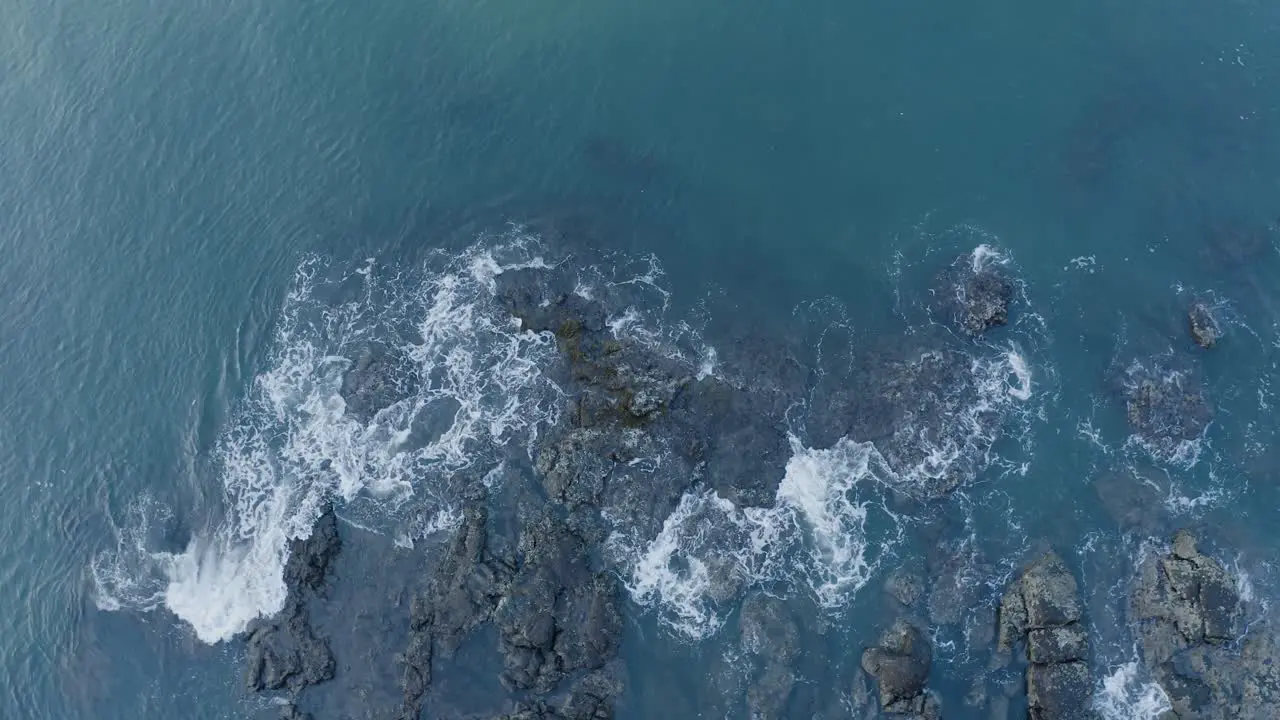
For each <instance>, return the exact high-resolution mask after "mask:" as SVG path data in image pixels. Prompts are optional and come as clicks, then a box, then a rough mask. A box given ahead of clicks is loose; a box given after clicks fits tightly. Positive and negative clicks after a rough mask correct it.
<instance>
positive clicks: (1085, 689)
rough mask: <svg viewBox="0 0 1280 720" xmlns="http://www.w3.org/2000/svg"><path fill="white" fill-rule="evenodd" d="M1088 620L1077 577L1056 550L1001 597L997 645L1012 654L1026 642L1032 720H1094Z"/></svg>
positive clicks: (1028, 690)
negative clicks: (1086, 624) (1086, 621)
mask: <svg viewBox="0 0 1280 720" xmlns="http://www.w3.org/2000/svg"><path fill="white" fill-rule="evenodd" d="M1083 617H1084V610H1083V607H1082V606H1081V603H1080V596H1079V585H1078V584H1077V583H1076V579H1075V576H1074V575H1072V574H1071V571H1070V570H1069V569H1068V568H1067V566H1066V564H1065V563H1064V562H1063V561H1062V558H1061V557H1059V556H1058V554H1057V553H1054V552H1052V551H1050V552H1047V553H1045V554H1044V555H1042V556H1040V558H1039V559H1037V560H1036V561H1035V562H1034V563H1032V564H1031V565H1030V566H1029V567H1027V569H1026V570H1024V571H1023V573H1022V576H1021V577H1019V578H1018V580H1017V581H1015V582H1014V583H1013V584H1012V585H1010V587H1009V589H1008V590H1007V591H1006V592H1005V594H1004V597H1003V598H1001V599H1000V613H999V620H998V624H999V635H998V641H997V644H998V647H999V649H1000V651H1001V652H1002V653H1007V652H1008V651H1009V650H1010V649H1011V648H1012V647H1013V646H1014V645H1015V644H1016V643H1018V642H1021V641H1025V642H1026V647H1027V661H1028V662H1029V663H1030V664H1029V665H1028V667H1027V673H1026V689H1027V699H1028V705H1029V709H1028V717H1029V718H1032V720H1086V719H1092V718H1094V717H1095V715H1094V714H1093V711H1092V710H1091V706H1092V698H1093V681H1092V679H1091V677H1090V674H1089V666H1088V664H1087V662H1086V661H1087V659H1088V653H1089V641H1088V633H1087V632H1086V630H1085V628H1084V626H1083V623H1082V620H1083ZM1006 659H1007V657H1006Z"/></svg>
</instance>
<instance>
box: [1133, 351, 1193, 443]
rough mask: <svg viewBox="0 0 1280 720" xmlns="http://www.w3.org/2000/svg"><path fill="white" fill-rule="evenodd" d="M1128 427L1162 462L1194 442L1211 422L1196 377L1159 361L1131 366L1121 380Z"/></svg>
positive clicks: (1143, 362)
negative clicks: (1182, 444) (1182, 445)
mask: <svg viewBox="0 0 1280 720" xmlns="http://www.w3.org/2000/svg"><path fill="white" fill-rule="evenodd" d="M1121 386H1122V392H1123V395H1124V400H1125V411H1126V416H1127V418H1128V420H1129V427H1130V429H1131V430H1133V432H1134V433H1136V434H1137V435H1138V436H1139V437H1141V438H1142V439H1143V441H1144V442H1146V443H1147V444H1148V445H1149V446H1150V447H1151V448H1152V450H1153V452H1154V453H1155V454H1156V455H1157V456H1158V457H1160V458H1162V459H1171V458H1173V457H1175V456H1176V455H1177V454H1178V452H1179V451H1180V445H1181V443H1183V442H1186V441H1191V440H1195V439H1197V438H1199V437H1200V435H1201V434H1203V433H1204V430H1205V428H1206V427H1208V426H1209V422H1210V421H1211V420H1212V419H1213V409H1212V407H1211V406H1210V405H1209V401H1208V398H1207V397H1206V396H1205V392H1204V388H1203V387H1202V385H1201V383H1200V381H1199V378H1198V377H1197V376H1196V375H1195V374H1194V373H1192V372H1191V371H1190V370H1189V369H1175V368H1173V367H1171V366H1170V365H1169V364H1168V363H1167V362H1165V361H1164V360H1162V359H1160V358H1151V359H1148V360H1145V361H1135V362H1133V363H1131V364H1130V365H1129V366H1128V367H1127V368H1125V371H1124V373H1123V377H1122V379H1121Z"/></svg>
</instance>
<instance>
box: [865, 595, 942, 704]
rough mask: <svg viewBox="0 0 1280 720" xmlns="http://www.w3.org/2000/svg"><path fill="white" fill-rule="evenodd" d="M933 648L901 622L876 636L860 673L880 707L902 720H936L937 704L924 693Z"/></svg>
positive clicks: (901, 620)
mask: <svg viewBox="0 0 1280 720" xmlns="http://www.w3.org/2000/svg"><path fill="white" fill-rule="evenodd" d="M932 662H933V648H932V647H930V645H929V638H928V637H926V636H925V634H924V632H923V631H921V630H920V628H918V627H916V626H915V625H913V624H912V623H910V622H908V621H907V620H904V619H899V620H897V621H896V622H894V624H893V626H892V627H890V628H889V629H888V630H886V631H885V633H884V634H883V635H881V636H880V640H879V642H878V644H877V645H876V647H872V648H868V649H866V650H865V651H863V653H862V669H863V671H865V672H866V673H867V674H868V675H870V676H871V677H872V678H873V679H874V680H875V683H876V687H877V689H878V690H879V693H880V707H881V709H882V710H883V711H884V712H886V713H895V714H896V715H895V717H896V716H904V717H905V718H920V719H921V720H937V718H939V717H940V716H941V703H940V702H939V701H938V698H937V696H936V695H934V694H933V693H932V692H931V691H929V690H928V689H926V687H925V683H926V682H927V681H928V679H929V666H930V665H931V664H932Z"/></svg>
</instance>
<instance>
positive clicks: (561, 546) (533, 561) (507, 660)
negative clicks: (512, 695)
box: [494, 517, 622, 692]
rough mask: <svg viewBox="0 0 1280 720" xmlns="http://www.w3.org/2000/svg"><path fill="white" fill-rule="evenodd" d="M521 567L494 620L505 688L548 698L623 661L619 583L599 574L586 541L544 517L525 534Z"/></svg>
mask: <svg viewBox="0 0 1280 720" xmlns="http://www.w3.org/2000/svg"><path fill="white" fill-rule="evenodd" d="M520 555H521V556H522V559H523V561H522V563H521V565H520V567H519V569H518V570H517V571H516V573H515V575H514V576H513V577H512V579H511V584H510V587H509V588H508V590H507V593H506V595H505V596H504V598H503V601H502V603H501V604H500V605H499V607H498V608H497V610H496V611H495V613H494V622H495V624H496V625H497V626H498V632H499V637H500V643H501V651H502V653H503V664H504V672H503V682H504V683H505V684H506V685H508V686H509V687H511V688H513V689H519V690H530V689H532V690H537V691H539V692H547V691H549V690H551V689H552V688H554V687H555V686H556V685H557V684H558V683H559V682H560V681H561V680H563V679H564V678H565V677H567V676H568V675H570V674H573V673H575V672H579V671H589V670H596V669H599V668H601V667H603V666H604V665H605V663H607V662H608V661H609V660H611V659H612V658H613V657H614V655H615V654H616V653H617V649H618V641H619V636H620V633H621V630H622V618H621V614H620V612H619V610H618V602H619V588H618V584H617V579H616V578H615V577H614V576H613V575H612V574H610V573H607V572H593V571H592V570H591V568H590V559H589V557H588V555H587V551H586V546H585V544H584V542H583V540H582V538H580V537H578V536H576V535H575V534H573V533H572V532H571V531H570V529H569V528H568V526H567V525H566V524H564V523H563V521H560V520H556V519H554V518H552V517H545V518H543V519H542V520H541V521H539V522H538V523H536V524H534V525H531V526H527V527H526V528H525V529H524V531H523V532H522V534H521V539H520Z"/></svg>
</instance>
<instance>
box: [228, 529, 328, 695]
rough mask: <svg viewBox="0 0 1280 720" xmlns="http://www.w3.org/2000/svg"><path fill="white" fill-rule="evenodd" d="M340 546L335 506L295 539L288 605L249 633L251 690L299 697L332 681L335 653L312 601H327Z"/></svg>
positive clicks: (287, 583)
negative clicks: (315, 622) (318, 626)
mask: <svg viewBox="0 0 1280 720" xmlns="http://www.w3.org/2000/svg"><path fill="white" fill-rule="evenodd" d="M341 549H342V541H341V539H340V538H339V536H338V520H337V516H335V515H334V512H333V509H332V508H328V509H326V510H325V511H324V513H323V514H321V515H320V518H319V519H318V520H317V521H316V524H315V527H314V529H313V530H312V532H311V535H310V536H309V537H308V538H307V539H306V540H295V541H294V542H293V545H292V547H291V548H290V553H289V560H288V562H287V563H286V565H285V569H284V583H285V587H286V588H287V589H288V596H287V599H286V601H285V607H284V609H283V610H281V611H280V613H278V614H277V615H276V616H274V617H272V618H270V619H267V620H263V621H260V622H258V623H257V624H256V625H255V626H254V627H252V628H250V629H249V631H248V633H247V637H246V645H247V655H248V672H247V678H246V681H247V684H248V687H249V689H250V690H251V691H254V692H263V691H273V690H287V691H288V692H289V693H290V695H291V696H293V697H296V696H297V695H298V694H299V693H301V692H302V691H303V690H304V689H306V688H307V687H308V686H311V685H316V684H318V683H323V682H326V681H328V680H332V679H333V676H334V658H333V653H332V651H331V650H330V649H329V644H328V642H327V641H326V640H325V639H323V638H321V637H318V636H317V634H316V632H315V630H314V629H313V628H312V624H311V619H310V615H309V605H310V604H311V603H313V602H319V601H322V600H323V598H324V588H325V581H326V579H327V578H328V576H329V570H330V567H331V565H332V563H333V560H334V558H335V556H336V555H337V554H338V553H339V552H340V551H341ZM284 712H285V713H286V714H285V717H294V718H301V717H306V715H304V714H302V713H301V711H299V710H297V708H295V707H293V705H292V704H290V705H287V706H286V707H285V710H284Z"/></svg>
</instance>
